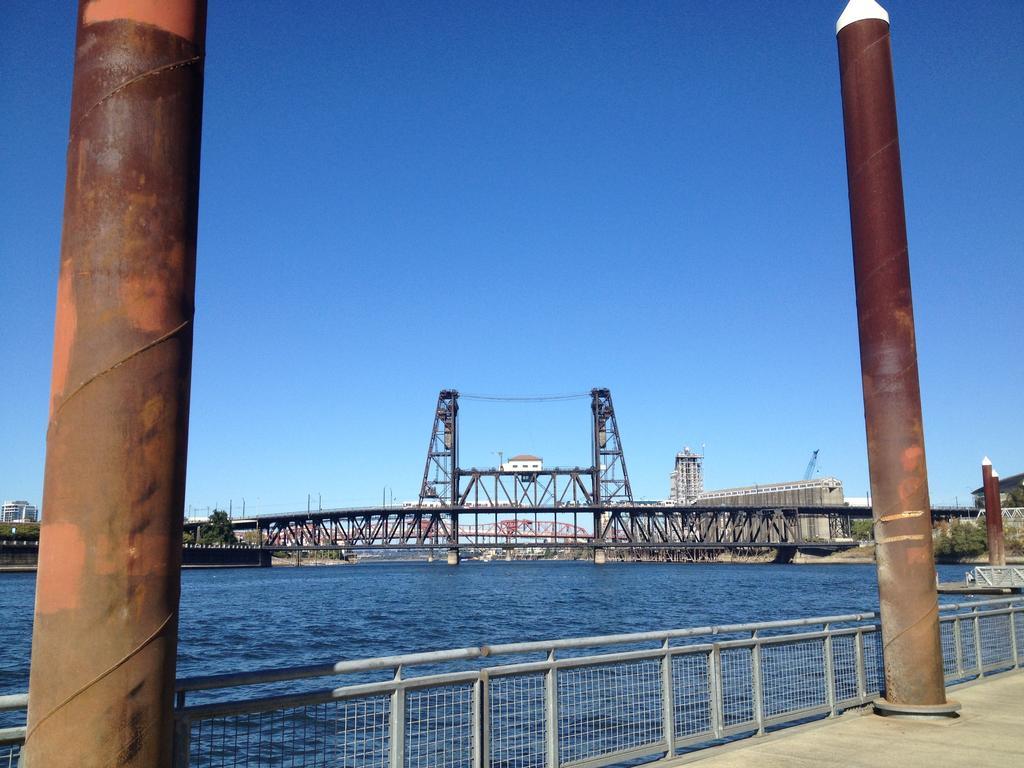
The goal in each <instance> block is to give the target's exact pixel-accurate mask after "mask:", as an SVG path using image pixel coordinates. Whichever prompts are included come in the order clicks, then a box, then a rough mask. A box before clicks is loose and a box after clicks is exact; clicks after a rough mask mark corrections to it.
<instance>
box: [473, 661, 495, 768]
mask: <svg viewBox="0 0 1024 768" xmlns="http://www.w3.org/2000/svg"><path fill="white" fill-rule="evenodd" d="M487 683H488V680H487V672H485V671H481V672H480V677H479V678H478V679H477V681H476V682H475V683H473V768H486V766H488V765H489V764H490V762H491V759H490V758H491V755H490V748H489V746H488V736H489V733H488V730H489V729H488V727H487V726H488V724H487V688H488V684H487Z"/></svg>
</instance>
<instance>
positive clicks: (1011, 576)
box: [966, 565, 1024, 589]
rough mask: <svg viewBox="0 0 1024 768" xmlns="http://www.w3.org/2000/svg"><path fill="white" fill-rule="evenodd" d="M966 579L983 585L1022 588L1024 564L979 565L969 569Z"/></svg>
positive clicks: (1023, 585)
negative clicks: (971, 569)
mask: <svg viewBox="0 0 1024 768" xmlns="http://www.w3.org/2000/svg"><path fill="white" fill-rule="evenodd" d="M966 581H967V583H969V584H970V583H974V584H977V585H978V586H983V587H993V588H1004V589H1021V588H1024V566H1019V565H979V566H978V567H976V568H975V569H974V570H973V571H968V573H967V578H966Z"/></svg>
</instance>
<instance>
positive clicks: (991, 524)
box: [981, 456, 1006, 565]
mask: <svg viewBox="0 0 1024 768" xmlns="http://www.w3.org/2000/svg"><path fill="white" fill-rule="evenodd" d="M981 487H982V490H983V491H984V492H985V533H986V536H987V541H988V563H989V565H1006V546H1005V542H1004V540H1003V505H1002V500H1001V499H1000V498H999V473H997V472H996V471H995V470H994V469H993V468H992V462H991V461H989V459H988V457H987V456H986V457H985V459H984V460H983V461H982V462H981Z"/></svg>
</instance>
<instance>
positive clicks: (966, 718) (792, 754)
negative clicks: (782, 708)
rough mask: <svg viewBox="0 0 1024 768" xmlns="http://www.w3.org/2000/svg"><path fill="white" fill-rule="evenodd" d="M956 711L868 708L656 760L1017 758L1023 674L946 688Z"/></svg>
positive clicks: (917, 762) (972, 767)
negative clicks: (926, 715)
mask: <svg viewBox="0 0 1024 768" xmlns="http://www.w3.org/2000/svg"><path fill="white" fill-rule="evenodd" d="M949 693H950V697H951V698H953V699H954V700H956V701H959V702H960V703H961V704H962V705H963V709H962V710H961V716H960V717H958V718H949V719H946V718H943V719H904V718H890V717H879V716H877V715H874V714H872V713H871V710H870V709H862V710H856V711H851V712H848V713H846V714H845V715H842V716H841V717H838V718H836V719H834V720H826V721H822V722H818V723H813V724H811V725H807V726H804V727H802V728H796V729H784V730H781V731H776V732H775V733H772V734H769V735H767V736H764V737H760V738H754V739H745V740H743V741H740V742H736V743H734V744H727V745H725V746H723V747H717V748H712V749H707V750H703V751H701V752H698V753H695V754H691V755H687V756H685V757H682V758H677V759H674V760H666V761H664V762H663V763H660V765H664V766H675V765H689V764H697V765H698V766H699V767H700V768H740V767H741V766H743V767H745V766H751V765H756V766H758V768H783V767H785V768H804V767H805V766H806V768H810V767H811V766H825V767H826V768H827V767H828V766H843V768H877V766H879V765H898V766H900V768H939V766H942V768H956V767H958V766H964V768H989V766H991V767H992V768H996V767H997V766H999V767H1003V766H1010V765H1021V764H1022V763H1024V727H1022V726H1024V712H1022V711H1021V706H1020V703H1021V702H1022V701H1024V675H1022V674H1020V673H1019V672H1017V673H1013V672H1011V673H1008V674H1006V675H1003V676H1001V677H997V678H985V679H983V680H980V681H978V682H975V683H970V684H967V685H964V686H960V687H957V688H952V689H950V692H949Z"/></svg>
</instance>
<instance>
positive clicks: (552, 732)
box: [544, 649, 559, 768]
mask: <svg viewBox="0 0 1024 768" xmlns="http://www.w3.org/2000/svg"><path fill="white" fill-rule="evenodd" d="M548 664H549V666H548V671H547V672H545V673H544V747H545V748H544V753H545V760H544V765H545V768H558V765H559V763H558V761H559V757H558V668H557V667H555V651H554V649H552V650H550V651H548Z"/></svg>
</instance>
